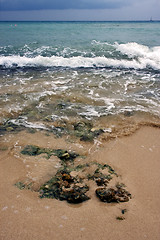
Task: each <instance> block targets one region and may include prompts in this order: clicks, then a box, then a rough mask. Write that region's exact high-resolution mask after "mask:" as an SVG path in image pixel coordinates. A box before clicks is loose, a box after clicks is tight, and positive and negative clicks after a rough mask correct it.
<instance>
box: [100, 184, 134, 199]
mask: <svg viewBox="0 0 160 240" xmlns="http://www.w3.org/2000/svg"><path fill="white" fill-rule="evenodd" d="M96 195H97V197H98V198H99V199H100V200H101V201H102V202H107V203H111V202H116V203H118V202H128V201H129V199H130V198H131V194H130V193H129V192H128V191H126V190H125V189H124V188H122V187H117V186H116V187H112V188H106V187H103V188H98V189H96Z"/></svg>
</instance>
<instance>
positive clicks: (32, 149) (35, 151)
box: [21, 145, 42, 156]
mask: <svg viewBox="0 0 160 240" xmlns="http://www.w3.org/2000/svg"><path fill="white" fill-rule="evenodd" d="M40 150H41V149H40V148H39V147H37V146H34V145H27V146H26V147H25V148H24V149H23V150H22V151H21V153H22V154H24V155H29V156H36V155H39V154H41V153H42V152H41V151H40Z"/></svg>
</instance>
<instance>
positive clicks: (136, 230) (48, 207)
mask: <svg viewBox="0 0 160 240" xmlns="http://www.w3.org/2000/svg"><path fill="white" fill-rule="evenodd" d="M27 144H34V145H37V146H40V147H48V148H55V149H56V148H59V147H60V148H65V149H70V150H75V151H78V152H79V153H80V154H83V155H85V156H86V159H85V161H88V162H92V161H97V162H98V163H103V164H104V163H107V164H109V165H111V166H112V167H113V168H114V170H115V171H116V172H117V173H118V176H119V177H118V179H117V180H115V181H121V182H123V183H124V184H125V185H126V187H127V190H128V191H129V192H130V193H131V194H132V199H130V201H128V202H124V203H104V202H101V201H100V200H99V199H98V198H97V197H96V195H95V186H94V184H93V183H90V192H89V196H90V197H91V199H90V200H88V201H85V202H83V203H80V204H70V203H67V202H66V201H59V200H56V199H45V198H43V199H41V198H39V193H38V192H37V190H38V188H39V186H40V184H42V183H44V182H45V181H47V180H48V179H50V177H51V176H52V175H53V174H55V172H56V169H57V167H58V164H59V160H58V158H56V157H55V156H52V157H51V159H49V160H46V158H44V155H43V154H41V155H39V156H24V155H22V154H21V153H20V151H21V150H22V149H23V147H24V146H26V145H27ZM0 149H1V151H0V190H1V197H0V239H1V240H22V239H23V240H44V239H47V240H51V239H52V240H53V239H54V240H60V239H66V240H75V239H77V240H79V239H84V240H91V239H92V240H106V239H114V240H122V239H124V240H135V239H136V240H143V239H150V240H153V239H154V240H158V239H159V236H160V211H159V210H160V201H159V199H160V129H159V128H154V127H141V128H140V129H139V130H138V131H136V132H135V133H133V134H132V135H130V136H126V137H121V138H115V139H112V140H109V141H105V142H103V143H99V142H98V140H97V142H96V144H92V143H87V144H86V143H82V142H80V141H79V142H77V143H71V142H69V141H68V142H66V141H65V140H64V139H63V138H58V139H56V138H54V136H46V135H44V134H43V133H42V132H37V133H35V134H31V133H27V132H25V131H21V132H19V133H16V134H12V133H7V134H6V135H4V136H2V137H1V146H0ZM77 161H80V160H79V159H78V160H77ZM27 179H30V180H31V179H32V181H33V182H34V184H33V189H32V191H31V190H28V189H23V190H20V189H19V188H17V187H16V186H15V183H16V182H19V181H27Z"/></svg>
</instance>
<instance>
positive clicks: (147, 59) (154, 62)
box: [0, 41, 160, 70]
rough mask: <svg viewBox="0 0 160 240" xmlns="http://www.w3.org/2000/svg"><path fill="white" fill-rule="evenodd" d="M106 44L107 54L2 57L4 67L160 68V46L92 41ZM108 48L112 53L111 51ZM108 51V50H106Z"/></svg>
mask: <svg viewBox="0 0 160 240" xmlns="http://www.w3.org/2000/svg"><path fill="white" fill-rule="evenodd" d="M93 44H94V45H106V46H109V47H107V48H106V49H105V51H106V52H105V54H104V55H102V54H99V56H97V54H96V55H94V53H93V55H94V56H93V57H85V56H83V54H82V56H68V57H66V56H65V57H63V56H55V55H52V56H42V55H37V56H30V57H27V56H25V55H24V56H20V55H11V56H0V66H1V67H2V68H17V67H22V68H25V67H35V68H36V67H64V68H120V69H124V68H125V69H140V70H142V69H153V70H160V46H156V47H152V48H149V47H148V46H144V45H141V44H138V43H135V42H130V43H126V44H118V43H114V44H108V43H100V42H96V41H94V42H92V45H93ZM107 51H108V54H107ZM103 52H104V51H103Z"/></svg>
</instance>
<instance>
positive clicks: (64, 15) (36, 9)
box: [0, 0, 160, 21]
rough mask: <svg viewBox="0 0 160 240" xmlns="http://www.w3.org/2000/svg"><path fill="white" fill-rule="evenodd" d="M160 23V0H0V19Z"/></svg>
mask: <svg viewBox="0 0 160 240" xmlns="http://www.w3.org/2000/svg"><path fill="white" fill-rule="evenodd" d="M150 17H152V18H153V20H160V0H0V20H1V21H3V20H4V21H9V20H13V21H16V20H23V21H27V20H30V21H32V20H40V21H47V20H48V21H56V20H57V21H76V20H77V21H83V20H91V21H111V20H149V19H150Z"/></svg>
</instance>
